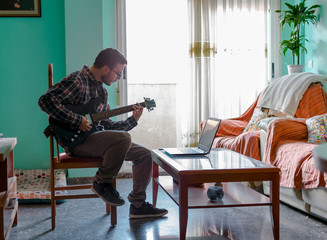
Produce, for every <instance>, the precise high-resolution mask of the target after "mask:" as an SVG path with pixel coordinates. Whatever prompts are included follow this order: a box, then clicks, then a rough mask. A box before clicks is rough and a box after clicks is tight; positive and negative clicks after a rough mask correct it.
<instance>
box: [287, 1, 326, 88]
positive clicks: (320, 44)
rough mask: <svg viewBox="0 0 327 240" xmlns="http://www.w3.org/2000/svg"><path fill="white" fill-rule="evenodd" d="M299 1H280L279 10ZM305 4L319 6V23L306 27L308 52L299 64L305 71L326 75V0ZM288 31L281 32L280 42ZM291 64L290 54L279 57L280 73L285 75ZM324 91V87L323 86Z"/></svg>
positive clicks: (303, 55) (302, 56)
mask: <svg viewBox="0 0 327 240" xmlns="http://www.w3.org/2000/svg"><path fill="white" fill-rule="evenodd" d="M299 1H300V0H281V8H282V10H284V9H285V7H284V5H285V4H284V3H285V2H287V3H291V4H292V3H298V2H299ZM307 4H308V5H310V6H312V5H314V4H320V5H321V7H320V9H319V11H318V18H319V20H320V21H319V22H318V24H317V25H316V26H313V25H312V24H311V25H306V26H305V29H304V31H305V34H306V38H307V39H308V40H309V43H306V45H305V46H306V48H307V50H308V53H307V54H302V55H301V64H304V65H305V66H306V69H305V70H306V71H309V72H314V73H319V74H323V75H327V59H326V56H327V12H326V11H327V1H326V0H310V1H307ZM289 33H290V30H289V29H288V28H285V29H284V30H282V34H281V38H282V40H283V39H285V38H288V36H289ZM309 60H312V61H313V68H309V67H308V62H309ZM288 64H292V57H291V53H290V52H288V54H287V55H286V56H283V55H282V56H281V73H282V75H286V74H287V65H288ZM325 89H326V86H325Z"/></svg>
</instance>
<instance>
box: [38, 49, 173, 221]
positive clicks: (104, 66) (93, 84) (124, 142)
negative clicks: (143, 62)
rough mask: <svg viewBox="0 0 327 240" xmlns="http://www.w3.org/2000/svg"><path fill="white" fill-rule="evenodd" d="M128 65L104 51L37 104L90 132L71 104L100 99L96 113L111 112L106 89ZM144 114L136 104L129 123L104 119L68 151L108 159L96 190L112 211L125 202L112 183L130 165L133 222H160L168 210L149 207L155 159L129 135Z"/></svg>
mask: <svg viewBox="0 0 327 240" xmlns="http://www.w3.org/2000/svg"><path fill="white" fill-rule="evenodd" d="M126 64H127V60H126V58H125V57H124V56H123V55H122V54H121V53H120V52H119V51H117V50H116V49H112V48H107V49H104V50H102V51H101V52H100V53H99V54H98V56H97V57H96V59H95V62H94V64H93V65H92V66H91V67H90V68H89V67H87V66H86V65H85V66H84V67H83V69H82V70H80V71H77V72H74V73H71V74H69V75H68V76H67V77H65V78H64V79H62V80H61V81H60V82H58V83H57V84H55V85H54V86H53V87H51V88H50V89H49V90H48V91H47V92H46V93H45V94H44V95H42V96H41V97H40V99H39V102H38V103H39V106H40V107H41V109H42V110H43V111H44V112H46V113H47V114H48V115H49V116H50V117H52V118H53V119H55V120H56V121H59V122H61V123H63V124H65V125H67V126H70V127H71V128H73V129H79V130H81V131H84V132H85V131H90V129H91V128H92V127H91V125H90V124H89V121H88V120H87V118H86V117H85V116H83V115H80V114H78V113H75V112H72V111H70V110H69V109H68V108H67V107H66V106H67V105H83V104H86V103H88V102H89V101H90V100H91V99H94V98H100V99H101V101H100V103H99V104H97V106H94V107H95V109H96V112H101V111H106V110H109V109H110V107H109V104H108V101H107V100H108V92H107V90H106V89H105V88H104V86H103V84H106V85H108V86H110V85H111V84H112V83H114V82H116V81H117V80H118V79H119V78H120V77H121V75H122V72H123V69H124V67H125V66H126ZM142 113H143V108H142V107H141V106H140V105H135V107H134V110H133V115H132V116H131V117H128V118H127V119H126V120H125V121H112V120H110V119H106V120H103V121H99V122H98V123H95V124H96V125H95V127H96V130H97V131H96V132H94V133H92V134H90V135H89V136H88V137H87V138H86V139H85V140H84V142H82V143H81V144H79V145H77V146H76V147H73V148H69V147H67V146H64V148H65V150H66V152H67V153H69V154H71V155H76V156H94V157H98V156H102V157H103V158H104V160H103V162H102V164H101V167H100V168H99V169H98V171H97V173H96V175H95V177H94V182H93V186H92V191H93V192H94V193H96V194H97V195H98V196H99V197H100V198H101V199H102V200H104V201H105V202H106V203H109V204H111V205H113V206H121V205H123V204H124V203H125V201H124V199H123V198H122V197H121V196H120V194H119V193H118V191H117V190H116V189H114V188H113V185H112V182H113V179H114V177H116V176H117V174H118V172H119V170H120V168H121V166H122V164H123V161H124V160H126V161H132V163H133V167H132V171H133V190H132V191H131V192H130V194H129V195H128V200H129V201H130V203H131V205H130V218H145V217H161V216H163V215H165V214H167V213H168V211H167V210H166V209H158V208H155V207H154V206H153V205H151V204H150V203H148V202H146V201H145V199H146V192H145V191H146V188H147V185H148V184H149V182H150V178H151V170H152V158H151V153H150V151H149V150H148V149H147V148H145V147H142V146H140V145H137V144H135V143H132V142H131V136H130V134H129V133H128V132H127V131H129V130H131V129H132V128H134V127H135V126H136V125H137V122H138V120H139V119H140V117H141V115H142Z"/></svg>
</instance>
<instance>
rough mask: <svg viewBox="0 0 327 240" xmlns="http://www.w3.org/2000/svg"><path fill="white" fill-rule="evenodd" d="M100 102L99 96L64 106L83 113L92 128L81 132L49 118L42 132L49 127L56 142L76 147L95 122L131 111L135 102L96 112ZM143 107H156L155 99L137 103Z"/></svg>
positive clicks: (47, 131) (91, 131)
mask: <svg viewBox="0 0 327 240" xmlns="http://www.w3.org/2000/svg"><path fill="white" fill-rule="evenodd" d="M99 103H100V99H99V98H94V99H91V100H90V101H89V102H88V103H86V104H83V105H68V106H66V107H67V108H68V109H69V110H71V111H72V112H74V113H78V114H81V115H84V116H85V117H86V118H87V120H89V121H90V125H91V126H92V129H91V130H90V131H86V132H83V131H82V130H80V129H72V128H70V127H69V126H67V125H66V124H64V123H62V122H60V121H58V120H55V119H54V118H51V117H50V118H49V125H50V126H49V127H47V128H46V129H45V130H44V134H45V135H46V136H47V135H49V128H51V131H52V133H53V134H54V136H55V138H56V139H57V141H58V143H59V144H60V145H61V146H65V147H68V148H69V149H71V148H74V147H76V146H77V145H79V144H81V143H82V142H84V140H85V139H86V138H87V137H88V136H89V135H90V134H92V133H94V132H96V131H97V130H96V127H95V124H94V123H96V122H99V121H101V120H104V119H108V118H110V117H113V116H117V115H120V114H123V113H127V112H131V111H133V110H134V108H133V106H136V104H133V105H128V106H125V107H121V108H116V109H113V110H108V111H103V112H96V106H98V104H99ZM139 104H140V106H142V107H143V108H147V109H148V110H149V111H152V110H153V108H154V107H156V103H155V101H154V100H153V99H152V100H150V99H149V98H144V102H142V103H139Z"/></svg>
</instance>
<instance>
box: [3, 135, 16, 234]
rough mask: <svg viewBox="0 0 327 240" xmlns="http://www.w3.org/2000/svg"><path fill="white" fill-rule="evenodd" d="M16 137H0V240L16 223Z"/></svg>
mask: <svg viewBox="0 0 327 240" xmlns="http://www.w3.org/2000/svg"><path fill="white" fill-rule="evenodd" d="M16 144H17V139H16V138H1V139H0V240H6V239H8V238H9V234H10V230H11V227H12V226H16V225H17V210H18V201H17V182H16V177H15V175H14V147H15V146H16Z"/></svg>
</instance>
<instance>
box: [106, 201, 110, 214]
mask: <svg viewBox="0 0 327 240" xmlns="http://www.w3.org/2000/svg"><path fill="white" fill-rule="evenodd" d="M106 212H107V214H108V215H109V214H110V204H108V203H106Z"/></svg>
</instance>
